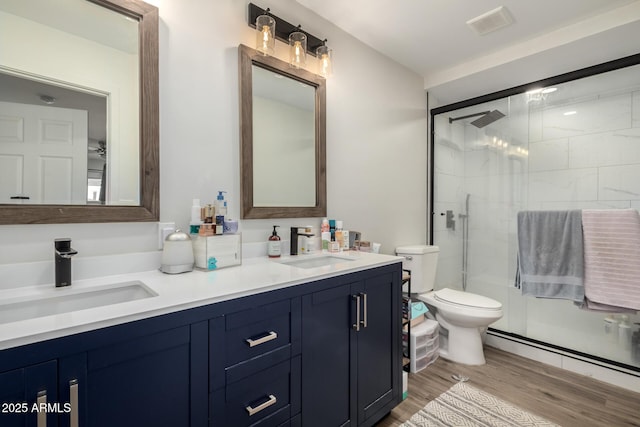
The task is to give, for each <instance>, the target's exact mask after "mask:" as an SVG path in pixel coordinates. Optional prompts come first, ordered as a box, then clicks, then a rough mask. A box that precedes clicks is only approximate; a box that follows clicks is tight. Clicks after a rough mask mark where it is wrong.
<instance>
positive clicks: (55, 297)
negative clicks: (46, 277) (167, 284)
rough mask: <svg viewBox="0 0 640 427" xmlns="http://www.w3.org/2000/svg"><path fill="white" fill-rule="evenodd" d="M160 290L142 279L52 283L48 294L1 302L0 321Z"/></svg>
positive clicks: (125, 299)
mask: <svg viewBox="0 0 640 427" xmlns="http://www.w3.org/2000/svg"><path fill="white" fill-rule="evenodd" d="M157 295H158V294H157V293H155V292H154V291H153V290H151V289H150V288H148V287H147V286H146V285H145V284H144V283H142V282H140V281H137V280H136V281H131V282H121V283H114V284H109V285H101V286H95V287H91V288H84V289H83V288H77V289H74V288H73V286H71V287H65V288H55V287H53V286H52V287H51V290H47V291H46V292H44V294H39V295H35V296H29V297H24V298H14V299H12V300H10V301H2V302H0V324H2V323H9V322H17V321H20V320H28V319H34V318H37V317H44V316H50V315H53V314H61V313H68V312H71V311H77V310H84V309H87V308H95V307H102V306H105V305H111V304H119V303H123V302H128V301H134V300H139V299H143V298H151V297H155V296H157Z"/></svg>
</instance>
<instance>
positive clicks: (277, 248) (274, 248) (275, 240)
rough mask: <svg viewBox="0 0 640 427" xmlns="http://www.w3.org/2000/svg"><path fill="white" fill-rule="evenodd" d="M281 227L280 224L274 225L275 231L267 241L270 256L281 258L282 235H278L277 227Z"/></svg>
mask: <svg viewBox="0 0 640 427" xmlns="http://www.w3.org/2000/svg"><path fill="white" fill-rule="evenodd" d="M278 227H280V226H279V225H274V226H273V233H271V236H269V242H268V243H267V254H268V255H269V258H279V257H280V254H281V252H282V246H281V244H280V236H278V232H277V231H276V228H278Z"/></svg>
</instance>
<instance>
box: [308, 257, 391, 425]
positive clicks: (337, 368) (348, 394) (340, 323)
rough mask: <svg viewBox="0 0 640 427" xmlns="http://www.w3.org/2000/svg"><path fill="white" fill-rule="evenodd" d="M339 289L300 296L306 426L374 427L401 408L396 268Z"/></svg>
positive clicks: (350, 279) (355, 278) (354, 278)
mask: <svg viewBox="0 0 640 427" xmlns="http://www.w3.org/2000/svg"><path fill="white" fill-rule="evenodd" d="M340 281H342V283H341V284H340ZM334 283H336V284H337V285H338V286H335V287H331V288H329V289H322V290H319V291H317V292H314V293H311V294H308V295H304V296H303V297H302V337H303V341H302V367H303V368H302V408H303V413H302V424H303V425H304V426H305V427H310V426H318V427H325V426H370V425H373V424H374V423H376V422H377V421H379V420H380V419H381V418H382V417H383V416H385V415H386V414H387V413H388V412H389V411H391V409H393V407H395V406H396V405H397V404H398V403H399V402H400V401H401V393H402V384H401V378H402V374H401V363H402V362H401V357H400V349H401V345H402V344H401V336H400V329H401V325H400V322H401V316H400V312H399V308H400V298H401V287H400V268H399V264H398V265H394V266H390V267H383V268H379V269H373V270H369V271H366V272H362V273H359V274H355V275H349V276H345V277H343V278H336V279H335V280H334Z"/></svg>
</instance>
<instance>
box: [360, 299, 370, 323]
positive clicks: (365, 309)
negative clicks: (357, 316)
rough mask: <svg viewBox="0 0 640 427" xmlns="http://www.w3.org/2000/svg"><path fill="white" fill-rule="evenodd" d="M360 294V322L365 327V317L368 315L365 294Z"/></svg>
mask: <svg viewBox="0 0 640 427" xmlns="http://www.w3.org/2000/svg"><path fill="white" fill-rule="evenodd" d="M360 295H361V296H362V307H363V313H362V320H361V321H360V323H361V324H362V327H363V328H366V327H367V318H368V317H369V316H367V294H366V293H361V294H360Z"/></svg>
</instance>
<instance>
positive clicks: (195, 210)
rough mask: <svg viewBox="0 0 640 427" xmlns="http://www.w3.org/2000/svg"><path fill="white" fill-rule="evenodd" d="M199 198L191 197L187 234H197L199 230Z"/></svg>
mask: <svg viewBox="0 0 640 427" xmlns="http://www.w3.org/2000/svg"><path fill="white" fill-rule="evenodd" d="M200 213H201V209H200V199H193V206H191V222H190V223H189V234H198V231H200V224H201V223H202V221H201V219H200Z"/></svg>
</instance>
